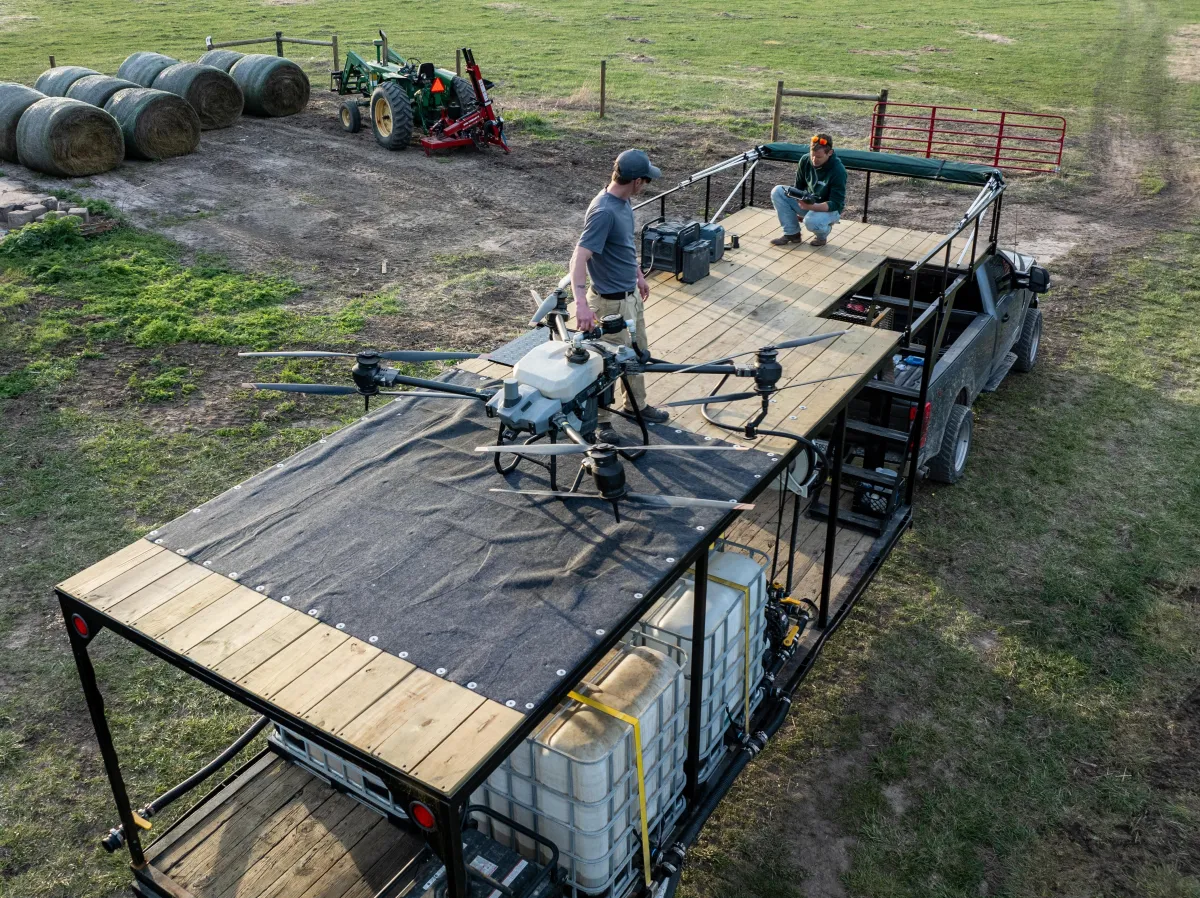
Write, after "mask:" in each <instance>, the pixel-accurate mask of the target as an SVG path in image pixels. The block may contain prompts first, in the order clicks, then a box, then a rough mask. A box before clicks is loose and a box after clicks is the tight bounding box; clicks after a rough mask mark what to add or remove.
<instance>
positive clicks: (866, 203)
mask: <svg viewBox="0 0 1200 898" xmlns="http://www.w3.org/2000/svg"><path fill="white" fill-rule="evenodd" d="M870 207H871V173H870V172H867V184H866V187H865V189H864V190H863V217H862V220H863V222H864V223H865V222H866V220H867V210H868V209H869V208H870Z"/></svg>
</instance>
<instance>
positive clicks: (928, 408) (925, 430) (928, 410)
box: [908, 402, 933, 449]
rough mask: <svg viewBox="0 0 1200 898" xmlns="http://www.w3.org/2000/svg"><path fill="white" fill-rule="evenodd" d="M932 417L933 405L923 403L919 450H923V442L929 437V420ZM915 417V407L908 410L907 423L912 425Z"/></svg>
mask: <svg viewBox="0 0 1200 898" xmlns="http://www.w3.org/2000/svg"><path fill="white" fill-rule="evenodd" d="M932 415H933V403H932V402H926V403H925V414H924V415H922V416H921V442H920V445H919V448H921V449H924V448H925V440H926V438H928V436H929V419H930V417H931V416H932ZM916 417H917V409H916V406H914V407H913V408H910V409H909V410H908V423H909V425H911V424H912V422H913V419H914V418H916Z"/></svg>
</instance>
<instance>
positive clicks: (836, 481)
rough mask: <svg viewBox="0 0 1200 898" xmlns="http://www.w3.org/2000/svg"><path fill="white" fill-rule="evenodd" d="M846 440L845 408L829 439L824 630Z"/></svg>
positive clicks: (820, 621)
mask: <svg viewBox="0 0 1200 898" xmlns="http://www.w3.org/2000/svg"><path fill="white" fill-rule="evenodd" d="M845 442H846V410H845V409H842V410H841V411H840V412H838V416H837V423H835V424H834V425H833V439H832V440H830V441H829V450H828V454H829V460H830V462H831V463H832V464H833V478H832V480H830V482H829V523H828V525H827V526H826V528H825V558H824V561H823V562H822V565H821V608H820V614H819V615H818V618H817V626H818V627H820V628H821V629H822V630H824V629H825V628H826V627H827V626H829V592H830V588H831V586H832V583H833V569H834V558H833V556H834V554H835V553H836V551H837V526H838V504H839V503H840V500H841V498H842V454H843V452H842V446H843V445H844V444H845Z"/></svg>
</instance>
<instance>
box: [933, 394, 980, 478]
mask: <svg viewBox="0 0 1200 898" xmlns="http://www.w3.org/2000/svg"><path fill="white" fill-rule="evenodd" d="M974 429H975V413H974V412H972V411H971V408H970V406H966V405H956V406H954V407H953V408H952V409H950V418H949V420H948V421H947V422H946V432H945V434H944V435H943V436H942V448H941V451H939V452H938V454H937V455H935V456H934V457H933V459H932V460H931V461H930V462H929V479H930V480H936V481H937V482H938V483H958V481H960V480H961V479H962V476H963V471H965V470H966V468H967V456H968V455H969V454H970V452H971V436H972V433H973V432H974Z"/></svg>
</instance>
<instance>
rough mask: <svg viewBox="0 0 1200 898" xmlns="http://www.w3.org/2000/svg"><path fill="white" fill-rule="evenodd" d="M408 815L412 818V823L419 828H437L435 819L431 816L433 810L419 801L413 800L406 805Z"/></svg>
mask: <svg viewBox="0 0 1200 898" xmlns="http://www.w3.org/2000/svg"><path fill="white" fill-rule="evenodd" d="M408 816H409V817H411V818H412V819H413V823H415V824H417V826H419V827H421V829H426V830H434V829H437V821H436V820H435V819H434V817H433V811H431V810H429V808H428V807H426V806H425V805H423V804H421V802H419V801H414V802H413V803H412V804H410V805H409V806H408Z"/></svg>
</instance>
